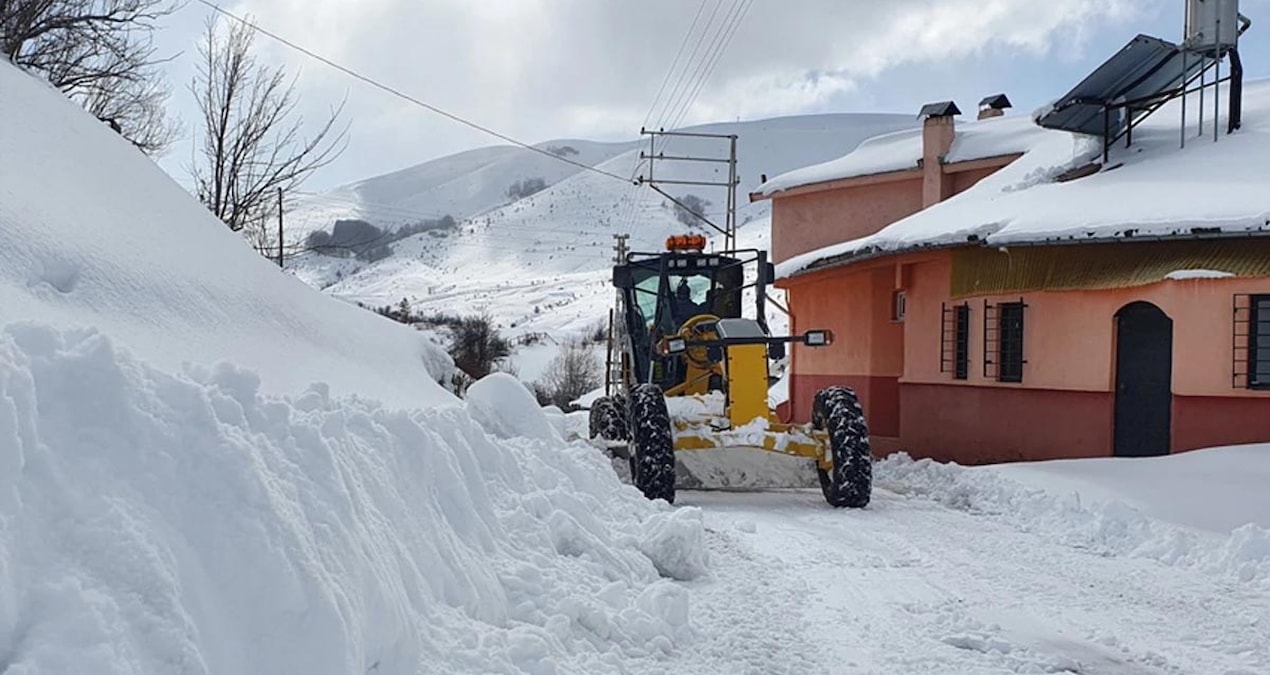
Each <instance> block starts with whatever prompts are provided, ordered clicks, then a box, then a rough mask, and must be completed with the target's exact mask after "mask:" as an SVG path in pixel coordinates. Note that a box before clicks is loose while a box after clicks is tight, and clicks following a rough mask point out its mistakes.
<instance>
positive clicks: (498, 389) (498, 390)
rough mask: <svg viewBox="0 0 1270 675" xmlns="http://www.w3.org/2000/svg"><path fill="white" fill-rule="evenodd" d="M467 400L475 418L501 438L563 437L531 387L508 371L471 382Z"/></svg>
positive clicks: (539, 438)
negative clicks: (531, 390)
mask: <svg viewBox="0 0 1270 675" xmlns="http://www.w3.org/2000/svg"><path fill="white" fill-rule="evenodd" d="M466 403H467V411H468V414H469V415H471V416H472V419H474V420H476V421H477V422H480V424H481V426H483V427H485V430H486V431H488V432H490V433H491V434H494V435H495V436H497V437H499V438H517V437H521V438H532V439H537V440H540V441H549V442H550V441H554V442H557V443H558V442H560V441H561V440H562V439H563V435H562V434H561V433H560V432H559V430H558V428H557V426H556V424H555V423H554V422H553V421H552V420H551V419H550V418H548V416H547V413H546V412H545V411H544V410H543V409H542V408H541V407H539V406H538V401H537V400H536V399H535V398H534V395H533V394H532V393H531V392H530V391H529V389H527V388H525V385H523V384H521V383H520V381H519V380H517V379H516V378H515V377H512V376H511V375H508V374H507V373H490V374H489V375H486V376H485V377H483V378H481V379H480V380H477V381H476V382H474V383H472V386H470V387H468V390H467V396H466ZM557 410H558V409H557ZM560 416H561V417H563V414H561V415H560ZM561 423H562V424H563V420H561Z"/></svg>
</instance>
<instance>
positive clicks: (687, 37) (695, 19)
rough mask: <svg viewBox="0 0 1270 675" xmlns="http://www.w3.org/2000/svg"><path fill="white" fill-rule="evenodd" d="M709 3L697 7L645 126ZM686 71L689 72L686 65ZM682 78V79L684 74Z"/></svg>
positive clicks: (645, 117) (655, 97) (650, 108)
mask: <svg viewBox="0 0 1270 675" xmlns="http://www.w3.org/2000/svg"><path fill="white" fill-rule="evenodd" d="M707 2H709V0H701V4H700V5H697V14H696V15H695V16H693V17H692V24H691V25H689V26H688V32H686V33H684V39H683V42H680V43H679V51H677V52H675V58H674V60H673V61H671V63H670V69H669V70H667V71H666V77H664V78H662V81H661V87H659V88H658V89H657V95H656V96H654V97H653V102H652V104H651V105H649V106H648V114H647V115H644V124H643V126H648V121H649V120H650V119H652V117H653V110H655V109H656V108H657V103H658V102H659V101H661V95H662V93H664V92H665V91H666V85H667V84H669V83H670V78H671V76H673V75H674V74H675V69H676V68H677V67H678V66H679V58H680V57H681V56H683V53H684V48H686V47H687V46H688V41H689V40H690V39H691V38H692V33H693V31H694V30H696V28H697V22H698V21H700V20H701V13H702V12H703V11H704V10H705V8H706V3H707ZM684 69H685V70H687V65H686V64H685V66H684ZM680 77H681V78H682V73H681V74H680ZM676 86H678V83H676Z"/></svg>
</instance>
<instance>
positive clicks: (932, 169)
mask: <svg viewBox="0 0 1270 675" xmlns="http://www.w3.org/2000/svg"><path fill="white" fill-rule="evenodd" d="M960 114H961V110H960V109H959V108H957V104H956V103H953V102H952V101H941V102H939V103H928V104H926V105H924V106H922V110H921V112H920V113H918V116H919V117H922V118H924V119H923V121H922V208H926V207H929V206H933V205H935V204H938V203H939V202H942V201H944V200H945V199H947V198H949V197H951V196H952V181H951V180H950V179H949V178H948V177H947V176H945V175H944V155H947V154H948V151H949V150H952V144H953V139H954V138H955V137H956V135H957V132H956V129H955V128H954V127H953V116H955V115H960Z"/></svg>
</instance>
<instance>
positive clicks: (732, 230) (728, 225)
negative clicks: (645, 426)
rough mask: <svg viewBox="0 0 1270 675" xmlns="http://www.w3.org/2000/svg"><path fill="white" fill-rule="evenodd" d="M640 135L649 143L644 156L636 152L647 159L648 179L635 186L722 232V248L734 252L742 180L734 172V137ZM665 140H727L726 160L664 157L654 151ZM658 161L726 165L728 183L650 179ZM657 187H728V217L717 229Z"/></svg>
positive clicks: (661, 132) (686, 133)
mask: <svg viewBox="0 0 1270 675" xmlns="http://www.w3.org/2000/svg"><path fill="white" fill-rule="evenodd" d="M639 133H640V135H641V136H648V137H649V140H648V148H649V151H648V152H647V153H645V152H643V151H641V152H640V153H639V158H640V159H646V160H648V176H647V177H645V176H640V177H639V181H638V183H639V184H640V185H647V186H649V187H651V188H652V189H654V190H656V191H657V192H658V193H659V194H661V195H662V196H663V197H665V198H667V199H669V200H670V201H672V202H674V203H675V204H677V205H678V206H680V207H681V208H683V209H684V210H686V211H687V212H688V213H690V214H692V215H693V216H695V217H696V218H697V219H698V220H700V221H702V222H703V223H705V224H706V225H709V226H710V227H712V228H714V229H715V230H717V231H719V232H720V233H722V234H723V248H724V249H725V250H728V251H731V250H734V249H735V248H736V188H737V186H738V185H740V183H741V178H740V176H738V175H737V173H736V138H737V137H736V134H705V133H696V132H689V131H666V130H665V129H658V130H657V131H651V130H648V129H640V130H639ZM668 137H676V138H711V139H715V140H719V141H723V140H726V141H727V142H728V158H727V159H723V158H721V157H694V156H690V155H667V154H666V153H665V151H664V150H661V151H659V150H658V149H657V139H659V138H668ZM658 161H663V162H705V163H712V164H727V165H728V179H727V182H722V181H695V180H664V179H657V178H653V169H654V168H655V165H656V164H657V162H658ZM659 185H698V186H704V187H722V188H727V191H728V196H727V215H726V216H725V219H724V222H723V226H722V227H720V226H719V225H717V224H715V223H713V222H711V220H710V219H709V218H706V216H705V214H704V213H697V212H696V211H693V210H692V209H690V208H688V206H687V205H686V204H684V203H683V202H681V201H679V200H678V199H676V198H675V197H672V196H671V195H669V194H667V193H666V192H665V191H664V190H662V189H661V188H660V187H658V186H659Z"/></svg>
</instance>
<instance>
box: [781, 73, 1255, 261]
mask: <svg viewBox="0 0 1270 675" xmlns="http://www.w3.org/2000/svg"><path fill="white" fill-rule="evenodd" d="M1209 100H1210V101H1211V100H1212V99H1211V97H1210V98H1209ZM1194 103H1195V102H1194V101H1192V108H1191V111H1192V115H1191V117H1190V121H1189V122H1188V138H1187V142H1186V147H1185V149H1182V148H1180V147H1179V145H1180V144H1179V141H1180V122H1179V119H1180V118H1179V107H1180V105H1181V103H1180V101H1173V102H1171V103H1170V104H1168V105H1166V106H1165V107H1164V108H1162V109H1161V110H1160V111H1159V112H1157V113H1156V114H1155V115H1153V116H1151V117H1149V118H1147V119H1146V120H1145V121H1144V122H1143V123H1142V124H1141V125H1140V126H1139V127H1137V128H1135V129H1134V132H1133V145H1132V146H1131V147H1129V148H1125V147H1124V146H1123V144H1120V145H1118V146H1117V147H1116V148H1114V149H1113V150H1112V153H1111V160H1110V162H1109V163H1108V165H1107V168H1106V169H1104V170H1102V171H1100V172H1099V173H1096V174H1093V175H1090V176H1086V177H1084V178H1078V179H1075V180H1071V181H1067V182H1056V181H1055V178H1056V177H1058V176H1059V175H1061V174H1063V173H1065V172H1067V171H1068V170H1070V169H1073V168H1076V167H1079V166H1082V165H1085V164H1088V163H1089V162H1091V161H1094V160H1095V159H1097V158H1098V156H1099V155H1100V154H1101V152H1102V140H1101V139H1100V138H1097V137H1093V136H1084V135H1073V134H1070V133H1067V132H1062V131H1048V130H1039V129H1037V130H1036V131H1035V132H1034V133H1032V134H1028V135H1027V137H1028V138H1029V139H1030V140H1029V142H1030V144H1031V147H1030V148H1029V149H1027V151H1026V152H1025V153H1024V155H1023V156H1022V157H1020V158H1019V159H1018V160H1016V161H1015V162H1013V163H1012V164H1010V165H1009V166H1007V167H1005V168H1003V169H1001V170H1000V171H998V172H997V173H995V174H993V175H991V176H989V177H987V178H985V179H984V180H982V181H980V182H979V183H978V184H976V185H975V186H974V187H972V188H970V189H969V190H966V191H965V192H963V193H961V194H959V195H957V196H955V197H953V198H951V199H949V200H947V201H945V202H941V203H939V204H936V205H935V206H932V207H930V208H928V209H925V210H923V211H919V212H918V213H915V214H913V215H911V216H909V217H907V218H904V219H902V220H899V221H897V222H895V223H893V224H891V225H889V226H887V227H885V228H883V229H882V230H881V231H879V232H877V233H875V234H872V235H869V236H867V237H862V238H860V239H855V240H853V241H847V242H843V243H839V244H834V245H832V246H827V247H825V248H821V249H818V250H816V251H812V252H809V253H805V254H803V255H799V256H795V257H793V258H790V259H789V260H786V261H784V262H782V263H781V264H779V265H778V266H777V275H778V276H781V277H787V276H790V275H793V274H797V273H798V272H801V271H803V270H806V269H807V268H808V267H811V266H812V265H815V264H817V263H821V262H822V261H826V260H829V259H834V258H840V257H844V256H850V255H861V254H865V253H886V252H895V251H900V250H905V249H910V248H918V247H931V246H948V245H956V244H964V243H967V242H977V243H979V244H981V245H993V246H1004V245H1009V244H1022V243H1044V242H1048V241H1055V242H1057V241H1064V242H1070V241H1073V240H1086V241H1097V240H1106V239H1116V238H1127V237H1134V238H1138V239H1141V238H1145V237H1156V238H1159V237H1176V236H1192V235H1194V234H1196V232H1195V230H1203V231H1204V232H1203V233H1204V234H1205V235H1207V236H1212V235H1226V236H1238V235H1254V234H1267V235H1270V160H1268V159H1267V158H1270V79H1262V80H1255V81H1250V82H1247V83H1245V85H1244V115H1243V128H1242V129H1241V130H1240V131H1238V132H1236V133H1235V134H1234V135H1230V136H1228V135H1226V133H1225V127H1226V115H1225V111H1226V105H1225V102H1224V101H1223V103H1222V106H1221V110H1222V113H1223V114H1222V116H1221V136H1220V140H1219V142H1217V143H1214V142H1213V138H1212V122H1211V115H1210V116H1209V123H1208V127H1207V128H1208V130H1207V132H1206V133H1205V135H1204V136H1203V137H1196V126H1195V116H1194ZM892 136H896V135H894V134H893V135H892ZM875 140H880V139H875ZM861 147H863V146H861Z"/></svg>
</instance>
